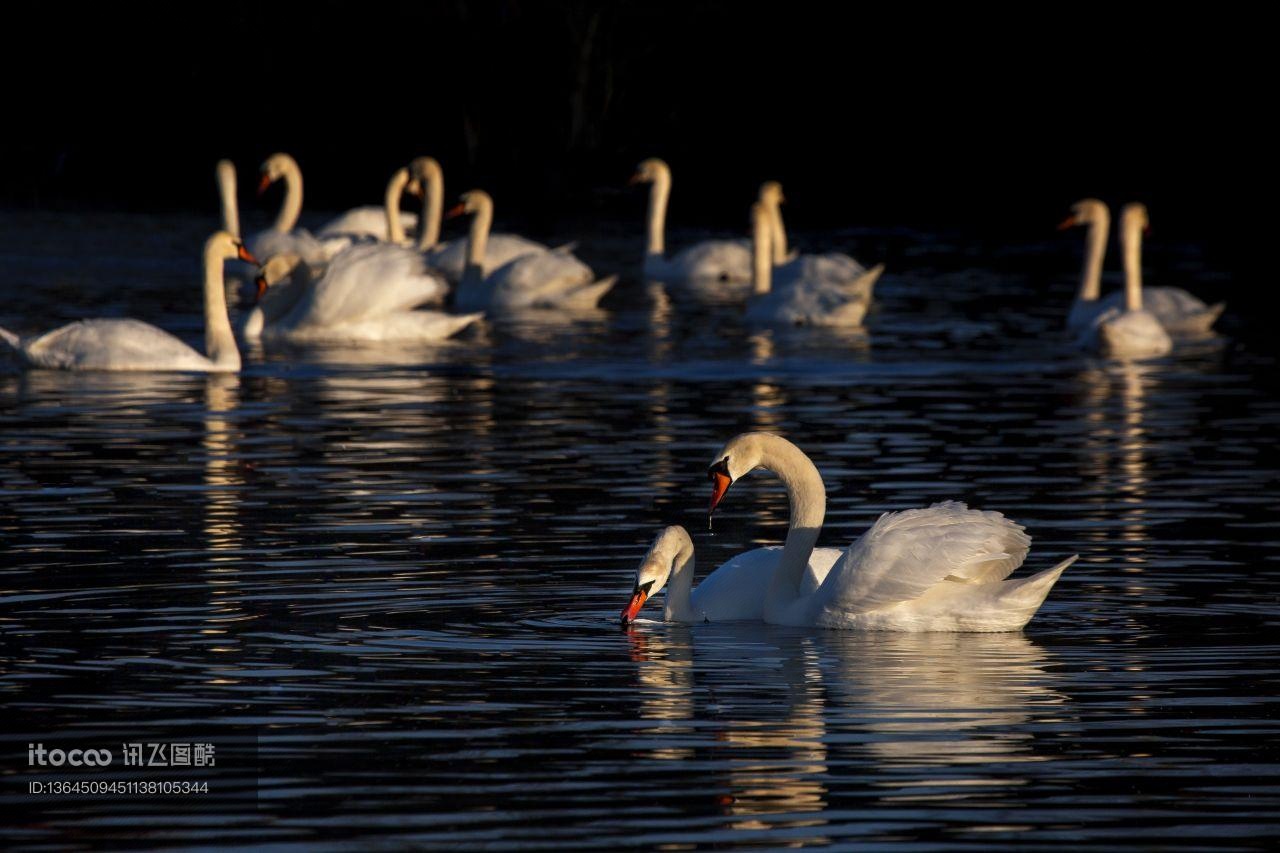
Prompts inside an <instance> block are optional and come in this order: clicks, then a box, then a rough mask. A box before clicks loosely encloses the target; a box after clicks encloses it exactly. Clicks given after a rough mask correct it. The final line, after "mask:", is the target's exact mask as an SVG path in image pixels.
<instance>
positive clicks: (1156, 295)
mask: <svg viewBox="0 0 1280 853" xmlns="http://www.w3.org/2000/svg"><path fill="white" fill-rule="evenodd" d="M1135 206H1136V207H1140V208H1142V218H1143V220H1144V222H1145V221H1146V219H1147V210H1146V207H1145V206H1144V205H1141V204H1131V205H1128V206H1126V208H1125V210H1126V211H1127V210H1128V209H1129V208H1130V207H1135ZM1110 223H1111V212H1110V211H1109V210H1108V209H1107V206H1106V204H1104V203H1103V202H1101V201H1099V200H1098V199H1096V198H1086V199H1081V200H1080V201H1078V202H1076V203H1075V204H1073V205H1072V206H1071V215H1070V216H1068V217H1067V218H1066V219H1064V220H1063V221H1062V223H1061V224H1060V225H1059V226H1058V229H1059V230H1064V229H1067V228H1071V227H1073V226H1076V225H1085V226H1088V230H1087V232H1086V236H1085V258H1084V269H1083V270H1082V272H1081V273H1080V289H1079V291H1077V293H1076V299H1075V302H1074V303H1073V304H1072V306H1071V313H1070V314H1068V315H1067V328H1068V329H1070V330H1072V331H1077V332H1078V331H1082V330H1084V329H1085V328H1086V327H1088V326H1090V325H1091V324H1092V323H1093V322H1094V321H1095V320H1096V319H1097V318H1098V316H1099V315H1101V314H1103V313H1104V312H1107V311H1109V310H1111V309H1122V308H1124V307H1125V305H1126V304H1127V301H1128V295H1127V291H1123V290H1122V291H1117V292H1115V293H1112V294H1110V295H1109V296H1107V297H1106V298H1105V299H1104V298H1101V293H1102V263H1103V258H1104V256H1105V255H1106V251H1107V231H1108V228H1109V226H1110ZM1121 227H1122V228H1123V221H1122V224H1121ZM1143 227H1146V226H1145V225H1144V226H1143ZM1125 239H1126V237H1125V235H1124V234H1123V233H1122V234H1121V240H1122V241H1123V240H1125ZM1127 245H1128V244H1126V246H1127ZM1137 246H1138V249H1137V250H1136V251H1138V259H1137V262H1136V263H1137V264H1138V266H1137V268H1138V269H1139V271H1140V270H1141V263H1142V260H1141V240H1140V239H1139V240H1138V241H1137ZM1125 251H1126V256H1125V270H1126V272H1125V275H1126V281H1127V280H1128V269H1129V258H1128V255H1127V252H1128V249H1127V248H1126V250H1125ZM1142 304H1143V306H1144V307H1145V308H1146V310H1147V311H1149V312H1151V314H1152V315H1154V316H1155V318H1156V319H1157V320H1159V321H1160V325H1161V326H1163V327H1164V329H1165V331H1167V332H1169V333H1171V334H1193V335H1194V334H1205V333H1207V332H1209V330H1210V329H1211V328H1212V327H1213V324H1214V323H1215V322H1217V320H1218V317H1220V316H1221V315H1222V311H1223V309H1225V308H1226V303H1223V302H1219V303H1217V304H1216V305H1206V304H1205V303H1204V302H1202V301H1201V300H1200V299H1198V298H1196V297H1195V296H1193V295H1192V294H1190V293H1188V292H1187V291H1185V290H1183V289H1182V288H1180V287H1148V288H1146V289H1145V290H1144V291H1143V294H1142Z"/></svg>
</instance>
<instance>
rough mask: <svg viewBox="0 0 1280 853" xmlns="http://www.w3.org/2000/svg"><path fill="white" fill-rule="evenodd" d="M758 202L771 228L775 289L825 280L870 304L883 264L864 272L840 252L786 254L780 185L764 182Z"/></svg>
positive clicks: (783, 200) (855, 262) (771, 255)
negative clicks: (767, 215) (798, 281)
mask: <svg viewBox="0 0 1280 853" xmlns="http://www.w3.org/2000/svg"><path fill="white" fill-rule="evenodd" d="M759 201H760V204H762V205H763V206H764V208H765V210H766V211H767V212H768V214H769V220H770V225H771V227H770V229H769V234H770V239H771V240H772V244H773V245H772V248H771V250H770V258H771V259H772V262H773V273H772V275H773V286H774V287H779V288H781V287H788V286H790V283H791V282H792V281H793V280H799V279H825V280H828V281H831V282H832V283H835V284H838V285H841V286H842V287H843V288H845V290H846V291H847V292H848V293H849V294H851V295H855V296H858V297H860V298H861V299H862V300H863V301H865V302H866V303H867V304H870V302H871V292H872V289H873V288H874V287H875V284H876V281H877V280H879V278H880V275H881V273H883V272H884V264H877V265H876V266H874V267H872V268H871V269H867V268H866V267H864V266H863V265H862V264H860V263H858V262H857V261H855V260H854V259H853V258H851V257H850V256H848V255H846V254H844V253H842V252H824V253H822V254H800V253H799V252H797V251H793V252H790V253H789V252H788V251H787V231H786V228H785V227H784V226H783V222H782V203H783V202H785V201H786V197H785V196H784V195H783V193H782V184H780V183H778V182H777V181H765V183H764V184H763V185H761V187H760V196H759Z"/></svg>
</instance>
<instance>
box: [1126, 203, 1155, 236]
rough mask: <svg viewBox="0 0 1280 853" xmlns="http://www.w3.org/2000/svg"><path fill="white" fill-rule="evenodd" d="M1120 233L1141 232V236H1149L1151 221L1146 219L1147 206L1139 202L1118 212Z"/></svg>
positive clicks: (1129, 204) (1128, 205) (1127, 205)
mask: <svg viewBox="0 0 1280 853" xmlns="http://www.w3.org/2000/svg"><path fill="white" fill-rule="evenodd" d="M1120 231H1121V232H1122V233H1134V232H1138V231H1141V232H1142V233H1143V234H1150V233H1151V220H1150V219H1149V218H1148V217H1147V206H1146V205H1145V204H1143V203H1142V202H1140V201H1132V202H1129V203H1128V204H1126V205H1125V206H1124V210H1122V211H1120Z"/></svg>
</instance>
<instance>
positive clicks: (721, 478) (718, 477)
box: [707, 471, 733, 520]
mask: <svg viewBox="0 0 1280 853" xmlns="http://www.w3.org/2000/svg"><path fill="white" fill-rule="evenodd" d="M732 482H733V481H732V480H730V479H729V475H728V474H721V473H720V472H719V471H712V472H711V505H710V506H709V507H707V519H708V520H710V518H711V513H713V512H715V511H716V507H717V506H719V505H720V499H721V498H722V497H724V493H725V492H727V491H729V485H730V484H731V483H732Z"/></svg>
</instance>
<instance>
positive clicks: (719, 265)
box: [631, 157, 751, 299]
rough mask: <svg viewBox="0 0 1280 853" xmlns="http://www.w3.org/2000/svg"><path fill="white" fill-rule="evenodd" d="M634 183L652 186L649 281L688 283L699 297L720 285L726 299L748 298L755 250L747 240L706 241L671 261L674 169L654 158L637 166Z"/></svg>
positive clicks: (647, 254) (647, 252) (647, 255)
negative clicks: (669, 242)
mask: <svg viewBox="0 0 1280 853" xmlns="http://www.w3.org/2000/svg"><path fill="white" fill-rule="evenodd" d="M631 183H632V184H640V183H647V184H649V185H650V188H649V211H648V231H647V242H646V244H645V253H644V267H643V271H644V276H645V278H646V279H649V280H651V281H661V282H665V283H667V284H687V285H690V286H691V289H692V291H693V292H694V293H695V294H696V293H699V292H701V291H702V290H705V289H707V288H708V286H709V284H710V283H712V282H719V283H721V284H720V286H719V287H716V288H714V292H716V293H718V294H720V295H721V296H723V297H726V298H730V297H736V298H738V299H744V298H746V296H747V293H748V292H749V290H750V288H749V286H748V285H749V283H750V281H751V249H750V246H749V244H748V243H747V241H745V240H703V241H702V242H700V243H695V244H693V245H692V246H687V247H685V248H684V249H681V250H680V251H679V252H677V253H676V254H674V255H672V256H671V257H669V258H668V257H667V256H666V234H665V232H666V221H667V201H668V199H669V198H670V197H671V169H670V167H668V166H667V164H666V163H664V162H663V161H661V160H659V159H657V158H656V157H652V158H650V159H648V160H645V161H644V162H642V163H641V164H640V165H639V166H637V167H636V173H635V174H634V175H633V176H632V177H631ZM700 284H701V287H699V285H700ZM726 285H727V286H726Z"/></svg>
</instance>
